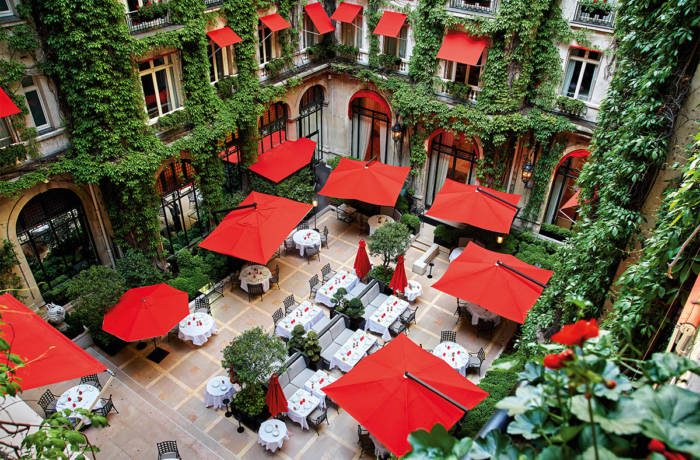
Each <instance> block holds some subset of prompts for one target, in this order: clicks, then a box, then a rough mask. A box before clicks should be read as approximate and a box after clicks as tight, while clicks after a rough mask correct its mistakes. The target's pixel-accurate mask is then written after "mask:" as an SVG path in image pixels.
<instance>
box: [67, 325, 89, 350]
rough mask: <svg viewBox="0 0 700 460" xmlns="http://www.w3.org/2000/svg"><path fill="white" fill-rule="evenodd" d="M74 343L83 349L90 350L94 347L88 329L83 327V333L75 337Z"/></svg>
mask: <svg viewBox="0 0 700 460" xmlns="http://www.w3.org/2000/svg"><path fill="white" fill-rule="evenodd" d="M72 340H73V342H74V343H75V344H76V345H78V346H79V347H80V348H82V349H84V350H85V349H87V348H90V347H91V346H92V345H93V343H94V342H93V341H92V336H91V335H90V332H88V330H87V328H86V327H85V326H83V332H82V333H80V334H78V335H77V336H76V337H74V338H73V339H72Z"/></svg>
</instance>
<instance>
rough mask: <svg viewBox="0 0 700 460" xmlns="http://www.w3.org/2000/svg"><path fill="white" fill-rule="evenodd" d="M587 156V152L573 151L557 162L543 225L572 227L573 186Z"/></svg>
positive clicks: (573, 214) (573, 208)
mask: <svg viewBox="0 0 700 460" xmlns="http://www.w3.org/2000/svg"><path fill="white" fill-rule="evenodd" d="M589 154H590V153H589V152H588V150H583V149H582V150H575V151H573V152H571V153H569V154H567V155H566V156H565V157H564V158H563V159H562V160H561V161H560V162H559V165H558V166H557V169H556V173H555V174H554V180H553V181H552V187H551V189H550V191H549V198H548V199H547V210H546V212H545V215H544V222H545V223H547V224H555V225H558V226H560V227H565V228H571V226H572V225H573V223H574V221H575V220H576V212H577V209H578V201H577V200H576V197H574V194H575V193H576V189H575V188H574V186H575V184H576V180H577V179H578V175H579V173H580V172H581V169H582V168H583V165H584V164H585V163H586V160H587V159H588V155H589Z"/></svg>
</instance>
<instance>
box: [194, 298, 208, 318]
mask: <svg viewBox="0 0 700 460" xmlns="http://www.w3.org/2000/svg"><path fill="white" fill-rule="evenodd" d="M194 312H195V313H206V314H207V315H211V306H210V305H209V297H207V296H205V295H200V296H199V297H197V298H196V299H194Z"/></svg>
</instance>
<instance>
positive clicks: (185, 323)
mask: <svg viewBox="0 0 700 460" xmlns="http://www.w3.org/2000/svg"><path fill="white" fill-rule="evenodd" d="M179 329H180V331H179V332H178V334H177V336H178V337H180V339H181V340H189V341H190V342H192V343H193V344H195V345H197V346H200V345H204V344H205V343H206V342H207V340H209V337H211V335H212V334H216V333H217V332H219V331H218V330H217V329H216V324H215V323H214V318H213V317H212V316H211V315H207V314H206V313H203V312H198V313H190V314H189V315H187V316H185V317H184V318H183V319H182V320H181V321H180V327H179Z"/></svg>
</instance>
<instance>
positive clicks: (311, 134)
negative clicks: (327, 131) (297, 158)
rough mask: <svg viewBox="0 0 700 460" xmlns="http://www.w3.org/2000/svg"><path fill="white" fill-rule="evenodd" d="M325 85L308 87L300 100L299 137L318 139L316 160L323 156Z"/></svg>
mask: <svg viewBox="0 0 700 460" xmlns="http://www.w3.org/2000/svg"><path fill="white" fill-rule="evenodd" d="M324 101H325V97H324V95H323V86H321V85H314V86H312V87H311V88H309V89H307V90H306V92H305V93H304V95H303V96H302V97H301V102H299V124H298V126H299V128H298V130H299V137H300V138H301V137H306V138H308V139H311V140H313V141H316V151H315V152H314V160H316V161H319V160H321V159H322V158H323V153H322V152H321V146H322V145H323V103H324Z"/></svg>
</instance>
